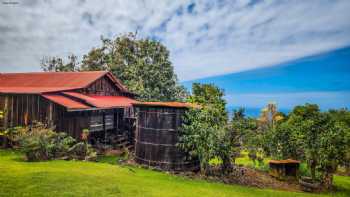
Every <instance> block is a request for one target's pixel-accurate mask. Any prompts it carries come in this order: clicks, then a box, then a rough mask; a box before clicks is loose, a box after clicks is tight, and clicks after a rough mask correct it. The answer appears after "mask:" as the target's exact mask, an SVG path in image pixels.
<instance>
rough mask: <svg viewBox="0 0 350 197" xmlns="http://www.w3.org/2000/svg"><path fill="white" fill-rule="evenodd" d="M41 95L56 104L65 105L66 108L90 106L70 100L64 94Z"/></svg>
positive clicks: (85, 107)
mask: <svg viewBox="0 0 350 197" xmlns="http://www.w3.org/2000/svg"><path fill="white" fill-rule="evenodd" d="M42 96H43V97H44V98H46V99H48V100H50V101H52V102H54V103H56V104H59V105H62V106H64V107H66V108H67V109H89V108H91V107H90V106H88V105H85V104H83V103H81V102H78V101H75V100H72V99H70V98H68V97H65V96H62V95H59V94H43V95H42Z"/></svg>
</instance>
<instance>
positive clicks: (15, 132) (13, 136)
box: [0, 127, 26, 148]
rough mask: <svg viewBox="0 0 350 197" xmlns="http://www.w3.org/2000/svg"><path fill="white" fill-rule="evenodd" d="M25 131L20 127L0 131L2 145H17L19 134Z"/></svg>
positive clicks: (11, 146)
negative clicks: (2, 140)
mask: <svg viewBox="0 0 350 197" xmlns="http://www.w3.org/2000/svg"><path fill="white" fill-rule="evenodd" d="M25 132H26V129H24V128H22V127H14V128H8V129H6V130H5V131H0V136H2V137H3V139H4V142H3V143H4V144H3V146H4V147H9V148H13V147H14V146H18V145H19V141H20V139H21V136H22V135H23V134H24V133H25Z"/></svg>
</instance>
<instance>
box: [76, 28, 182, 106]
mask: <svg viewBox="0 0 350 197" xmlns="http://www.w3.org/2000/svg"><path fill="white" fill-rule="evenodd" d="M101 40H102V46H101V47H99V48H93V49H92V50H91V51H90V52H89V53H88V54H87V55H84V58H83V61H82V64H81V69H82V70H88V71H92V70H109V71H111V72H112V73H113V74H114V75H115V76H116V77H118V78H119V79H120V80H121V81H122V82H123V84H124V85H126V86H127V87H128V89H129V90H130V91H131V92H134V93H136V94H137V95H138V97H139V99H141V100H147V101H171V100H183V99H184V98H185V97H186V96H187V92H186V91H185V89H184V87H183V86H181V85H179V83H178V79H177V76H176V74H175V72H174V68H173V66H172V64H171V62H170V58H169V51H168V50H167V48H166V47H165V46H164V45H162V44H161V43H160V42H158V41H155V40H151V39H137V38H136V35H135V34H132V33H129V34H127V35H121V36H119V37H116V38H115V39H114V40H112V39H105V38H102V39H101Z"/></svg>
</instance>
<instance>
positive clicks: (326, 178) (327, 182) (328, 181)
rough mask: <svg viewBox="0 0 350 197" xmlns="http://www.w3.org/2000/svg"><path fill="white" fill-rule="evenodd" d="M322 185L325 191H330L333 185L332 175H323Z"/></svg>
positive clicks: (327, 173)
mask: <svg viewBox="0 0 350 197" xmlns="http://www.w3.org/2000/svg"><path fill="white" fill-rule="evenodd" d="M322 184H323V186H324V188H325V189H326V190H331V189H332V185H333V174H332V173H329V172H326V173H325V174H324V175H323V179H322Z"/></svg>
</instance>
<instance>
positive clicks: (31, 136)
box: [6, 123, 96, 161]
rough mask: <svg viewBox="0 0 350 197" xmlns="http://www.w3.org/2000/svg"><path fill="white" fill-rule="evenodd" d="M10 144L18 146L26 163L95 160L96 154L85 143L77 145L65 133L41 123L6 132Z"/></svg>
mask: <svg viewBox="0 0 350 197" xmlns="http://www.w3.org/2000/svg"><path fill="white" fill-rule="evenodd" d="M6 137H7V138H8V139H9V142H10V143H11V144H14V143H16V144H18V145H19V146H20V149H21V150H22V151H23V152H24V154H25V156H26V158H27V160H28V161H42V160H50V159H84V160H95V158H96V153H95V151H94V150H93V149H92V148H91V146H90V145H89V144H87V143H86V142H80V143H77V142H76V140H75V139H74V138H72V137H70V136H68V135H67V134H66V133H63V132H61V133H57V132H54V131H53V130H52V129H51V128H47V127H46V126H45V125H43V124H41V123H35V124H34V125H33V126H31V127H24V128H22V127H16V128H11V129H8V130H6Z"/></svg>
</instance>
